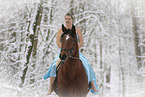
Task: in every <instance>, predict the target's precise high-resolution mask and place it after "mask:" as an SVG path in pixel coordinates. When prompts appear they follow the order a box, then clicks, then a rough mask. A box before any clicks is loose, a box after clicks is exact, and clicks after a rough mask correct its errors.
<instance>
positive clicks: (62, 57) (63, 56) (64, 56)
mask: <svg viewBox="0 0 145 97" xmlns="http://www.w3.org/2000/svg"><path fill="white" fill-rule="evenodd" d="M59 58H60V59H61V60H63V61H65V60H66V58H67V55H66V54H64V55H61V54H60V55H59Z"/></svg>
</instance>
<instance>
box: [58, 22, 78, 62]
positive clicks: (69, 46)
mask: <svg viewBox="0 0 145 97" xmlns="http://www.w3.org/2000/svg"><path fill="white" fill-rule="evenodd" d="M62 31H63V34H62V36H61V54H60V56H59V57H60V59H61V60H62V61H66V60H67V59H68V58H69V57H70V56H72V55H74V54H75V53H76V50H77V49H78V46H77V39H76V38H77V36H76V28H75V26H74V25H73V26H72V29H66V28H65V27H64V25H63V24H62ZM75 57H76V56H75Z"/></svg>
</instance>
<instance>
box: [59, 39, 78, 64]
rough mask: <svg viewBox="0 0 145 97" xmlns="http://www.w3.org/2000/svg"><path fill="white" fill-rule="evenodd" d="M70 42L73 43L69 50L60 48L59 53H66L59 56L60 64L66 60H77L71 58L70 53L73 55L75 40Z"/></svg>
mask: <svg viewBox="0 0 145 97" xmlns="http://www.w3.org/2000/svg"><path fill="white" fill-rule="evenodd" d="M72 42H73V46H72V48H71V49H69V50H67V49H65V48H61V51H63V50H64V51H66V52H67V53H66V54H64V55H63V56H61V54H60V55H59V58H60V59H61V61H62V62H65V61H66V60H67V59H68V58H73V59H79V58H77V57H73V56H72V53H73V51H74V47H75V44H76V40H72Z"/></svg>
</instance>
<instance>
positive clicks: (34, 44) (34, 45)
mask: <svg viewBox="0 0 145 97" xmlns="http://www.w3.org/2000/svg"><path fill="white" fill-rule="evenodd" d="M42 4H43V3H42V2H41V4H40V6H39V8H38V11H37V15H36V20H35V22H34V23H33V34H31V35H30V36H29V39H30V43H31V44H30V45H29V46H28V51H27V55H26V63H25V64H24V67H25V68H24V69H23V71H22V76H21V84H20V86H21V87H22V85H23V84H24V82H25V76H26V73H27V69H28V64H29V60H30V57H31V54H32V57H33V59H34V60H33V65H32V67H33V68H34V69H35V62H36V54H37V43H38V32H39V27H40V22H41V17H42V10H43V7H42ZM30 17H31V14H30V15H29V18H30ZM30 25H31V21H29V25H28V28H27V32H29V31H30ZM31 77H32V79H31V83H33V82H34V78H33V77H34V74H32V76H31Z"/></svg>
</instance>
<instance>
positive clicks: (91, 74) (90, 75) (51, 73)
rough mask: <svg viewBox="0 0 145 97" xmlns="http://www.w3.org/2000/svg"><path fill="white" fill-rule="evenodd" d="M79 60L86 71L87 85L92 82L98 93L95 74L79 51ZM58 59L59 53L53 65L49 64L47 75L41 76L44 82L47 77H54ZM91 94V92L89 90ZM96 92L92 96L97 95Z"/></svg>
mask: <svg viewBox="0 0 145 97" xmlns="http://www.w3.org/2000/svg"><path fill="white" fill-rule="evenodd" d="M79 58H80V60H81V61H82V63H83V66H84V68H85V70H86V73H87V76H88V83H89V82H90V81H94V83H95V86H96V89H97V90H98V91H99V89H98V87H97V84H96V77H95V73H94V71H93V69H92V67H91V65H90V63H89V62H88V60H87V59H86V58H85V56H84V55H83V54H82V53H81V52H80V51H79ZM58 59H59V53H58V55H57V57H56V58H55V59H54V61H53V63H52V64H51V66H50V67H49V69H48V71H47V73H46V74H45V75H44V76H43V79H44V80H46V79H47V78H49V77H56V61H57V60H58ZM91 92H92V93H94V92H93V90H91ZM97 93H98V92H97ZM97 93H96V92H95V93H94V94H97Z"/></svg>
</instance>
